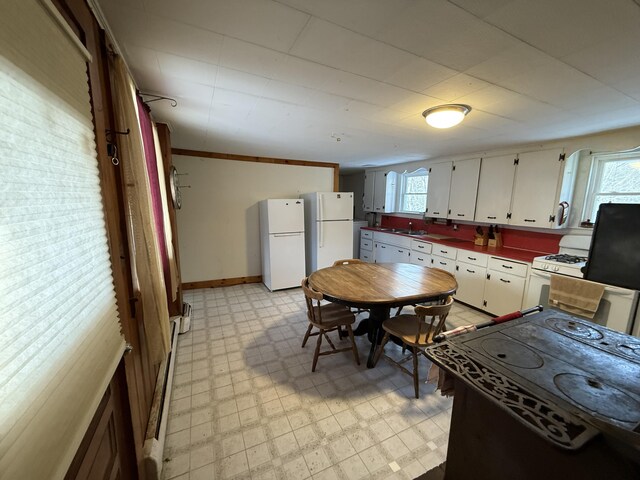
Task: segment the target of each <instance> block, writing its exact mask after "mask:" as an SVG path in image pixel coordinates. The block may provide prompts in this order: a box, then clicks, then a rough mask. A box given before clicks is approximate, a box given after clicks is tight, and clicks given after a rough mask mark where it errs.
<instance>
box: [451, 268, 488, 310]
mask: <svg viewBox="0 0 640 480" xmlns="http://www.w3.org/2000/svg"><path fill="white" fill-rule="evenodd" d="M455 276H456V281H457V282H458V290H457V291H456V295H455V297H456V300H460V301H461V302H464V303H466V304H468V305H471V306H473V307H476V308H482V307H483V301H484V284H485V281H486V277H487V268H486V267H479V266H478V265H473V264H471V263H464V262H460V261H459V262H456V271H455Z"/></svg>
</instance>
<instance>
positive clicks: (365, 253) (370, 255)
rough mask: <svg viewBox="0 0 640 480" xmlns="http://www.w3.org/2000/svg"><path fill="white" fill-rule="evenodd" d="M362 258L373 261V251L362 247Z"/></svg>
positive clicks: (364, 260) (365, 260) (368, 261)
mask: <svg viewBox="0 0 640 480" xmlns="http://www.w3.org/2000/svg"><path fill="white" fill-rule="evenodd" d="M360 260H362V261H363V262H367V263H373V252H372V251H371V252H370V251H368V250H363V249H362V248H360Z"/></svg>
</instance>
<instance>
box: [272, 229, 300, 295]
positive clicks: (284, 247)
mask: <svg viewBox="0 0 640 480" xmlns="http://www.w3.org/2000/svg"><path fill="white" fill-rule="evenodd" d="M269 240H270V242H269V243H270V249H269V256H270V267H271V268H270V272H269V274H270V275H269V278H268V279H267V278H264V281H265V285H266V286H267V288H268V289H269V290H272V291H273V290H280V289H282V288H291V287H299V286H300V282H301V281H302V279H303V278H304V276H305V257H304V232H300V233H283V234H274V235H270V239H269Z"/></svg>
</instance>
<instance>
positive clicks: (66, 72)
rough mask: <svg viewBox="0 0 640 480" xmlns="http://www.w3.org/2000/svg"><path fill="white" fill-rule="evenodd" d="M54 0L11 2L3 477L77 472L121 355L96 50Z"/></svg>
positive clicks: (7, 14)
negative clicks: (97, 127) (66, 24)
mask: <svg viewBox="0 0 640 480" xmlns="http://www.w3.org/2000/svg"><path fill="white" fill-rule="evenodd" d="M56 17H57V16H56V12H55V9H53V7H52V6H51V4H50V3H49V2H48V0H43V1H40V2H39V1H36V0H3V1H2V3H1V6H0V131H1V132H2V135H1V136H0V171H1V172H2V173H1V174H0V180H1V182H0V345H1V346H2V348H0V477H2V478H10V479H45V478H46V479H53V478H62V477H63V476H64V474H65V473H66V471H67V469H68V467H69V465H70V463H71V461H72V459H73V457H74V455H75V452H76V450H77V448H78V446H79V445H80V442H81V440H82V437H83V435H84V433H85V431H86V429H87V427H88V426H89V423H90V421H91V419H92V417H93V415H94V413H95V411H96V409H97V406H98V404H99V402H100V399H101V398H102V396H103V395H104V392H105V390H106V388H107V385H108V383H109V381H110V379H111V377H112V376H113V373H114V372H115V369H116V367H117V365H118V362H119V361H120V359H121V357H122V352H123V350H124V340H123V338H122V334H121V332H120V325H119V322H118V314H117V309H116V301H115V293H114V288H113V278H112V274H111V264H110V260H109V253H108V248H107V236H106V229H105V222H104V216H103V206H102V199H101V192H100V180H99V176H98V168H97V160H96V153H95V141H94V131H93V124H92V116H91V107H90V98H89V86H88V78H87V65H86V61H87V56H86V53H85V54H83V49H82V47H81V46H78V44H77V42H76V41H75V40H74V38H73V37H72V36H71V35H69V33H68V32H67V31H65V29H64V28H63V26H62V23H61V22H60V21H59V17H58V19H56Z"/></svg>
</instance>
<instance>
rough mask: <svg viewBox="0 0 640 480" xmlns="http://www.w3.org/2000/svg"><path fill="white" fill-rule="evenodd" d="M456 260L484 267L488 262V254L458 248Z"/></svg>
mask: <svg viewBox="0 0 640 480" xmlns="http://www.w3.org/2000/svg"><path fill="white" fill-rule="evenodd" d="M457 260H458V261H459V262H464V263H470V264H471V265H477V266H478V267H486V266H487V263H488V262H489V255H485V254H484V253H475V252H470V251H468V250H458V257H457Z"/></svg>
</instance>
